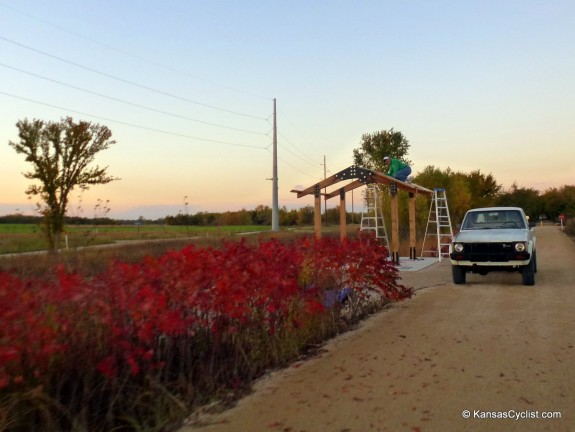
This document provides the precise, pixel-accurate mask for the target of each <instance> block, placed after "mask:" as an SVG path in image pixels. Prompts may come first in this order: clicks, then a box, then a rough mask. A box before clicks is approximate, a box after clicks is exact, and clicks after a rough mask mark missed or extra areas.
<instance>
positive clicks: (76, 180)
mask: <svg viewBox="0 0 575 432" xmlns="http://www.w3.org/2000/svg"><path fill="white" fill-rule="evenodd" d="M16 126H17V127H18V130H19V137H20V142H12V141H10V142H9V143H8V144H9V145H10V146H11V147H12V148H14V150H16V152H17V153H22V154H24V155H25V156H26V161H27V162H30V163H31V164H32V169H31V170H30V171H28V172H26V173H24V177H26V178H27V179H30V180H36V181H38V182H39V184H32V185H30V186H29V187H28V189H27V190H26V194H27V195H29V196H30V197H32V196H38V197H39V198H40V199H41V200H42V201H43V203H38V211H39V212H40V214H42V216H43V219H44V228H45V234H46V239H47V240H48V246H49V249H50V251H56V250H57V249H58V247H59V245H60V236H61V233H62V231H63V230H64V217H65V215H66V211H67V207H68V196H69V194H70V192H72V190H73V189H74V188H75V187H79V188H80V189H82V190H87V189H89V188H90V186H92V185H98V184H106V183H109V182H111V181H114V180H117V178H114V177H110V176H109V175H108V174H107V172H106V171H107V167H105V168H100V167H99V166H95V167H93V166H92V162H94V159H95V157H96V155H97V154H98V153H99V152H101V151H103V150H106V149H108V148H109V147H110V146H111V145H112V144H115V143H116V142H115V141H113V140H111V139H110V138H111V136H112V132H111V131H110V130H109V129H108V128H107V127H106V126H101V125H97V124H91V123H89V122H85V121H79V122H78V123H75V122H74V121H73V120H72V118H71V117H67V118H65V119H61V120H60V122H44V121H42V120H33V121H31V122H30V121H28V120H27V119H25V120H20V121H18V123H16Z"/></svg>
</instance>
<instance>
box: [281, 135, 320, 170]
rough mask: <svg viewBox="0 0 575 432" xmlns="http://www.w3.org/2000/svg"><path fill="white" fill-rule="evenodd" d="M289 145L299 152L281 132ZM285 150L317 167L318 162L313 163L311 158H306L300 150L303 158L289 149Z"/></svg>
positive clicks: (285, 148)
mask: <svg viewBox="0 0 575 432" xmlns="http://www.w3.org/2000/svg"><path fill="white" fill-rule="evenodd" d="M279 135H280V136H281V137H282V138H283V139H284V140H285V141H286V142H287V143H289V144H290V145H291V146H292V147H293V148H294V149H295V150H298V148H297V147H296V146H295V145H294V144H293V143H292V142H291V141H290V140H289V139H288V138H287V137H286V136H285V135H284V134H282V133H281V132H280V134H279ZM284 150H287V151H288V152H290V153H291V154H293V155H294V156H296V157H297V158H299V159H301V160H302V161H304V162H306V163H308V164H310V165H314V166H315V165H317V162H311V160H312V159H311V158H309V157H308V156H306V155H305V154H303V153H302V152H301V151H300V150H298V151H299V152H300V153H301V154H302V155H303V156H300V155H298V154H296V153H294V152H292V151H291V150H289V149H288V148H287V147H284Z"/></svg>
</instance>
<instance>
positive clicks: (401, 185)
mask: <svg viewBox="0 0 575 432" xmlns="http://www.w3.org/2000/svg"><path fill="white" fill-rule="evenodd" d="M373 178H374V180H375V181H376V182H377V183H383V184H387V185H389V184H391V183H395V184H396V185H397V188H398V189H401V190H404V191H406V192H413V193H418V194H424V195H433V191H431V190H429V189H427V188H424V187H423V186H419V185H416V184H415V183H409V182H402V181H399V180H397V179H396V178H393V177H391V176H388V175H387V174H383V173H380V172H377V171H376V172H374V173H373Z"/></svg>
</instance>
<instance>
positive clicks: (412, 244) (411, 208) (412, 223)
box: [409, 192, 417, 259]
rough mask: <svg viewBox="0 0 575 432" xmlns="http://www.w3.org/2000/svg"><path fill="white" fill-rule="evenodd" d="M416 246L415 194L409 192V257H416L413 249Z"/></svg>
mask: <svg viewBox="0 0 575 432" xmlns="http://www.w3.org/2000/svg"><path fill="white" fill-rule="evenodd" d="M416 246H417V236H416V232H415V194H414V193H413V192H410V193H409V258H411V259H417V256H416V255H417V253H416V251H415V249H416Z"/></svg>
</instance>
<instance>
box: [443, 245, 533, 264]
mask: <svg viewBox="0 0 575 432" xmlns="http://www.w3.org/2000/svg"><path fill="white" fill-rule="evenodd" d="M529 256H530V255H529V253H528V252H516V251H515V245H514V243H511V242H509V243H464V245H463V252H459V253H452V254H451V258H452V259H454V260H457V261H472V262H507V261H523V260H528V259H529Z"/></svg>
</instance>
